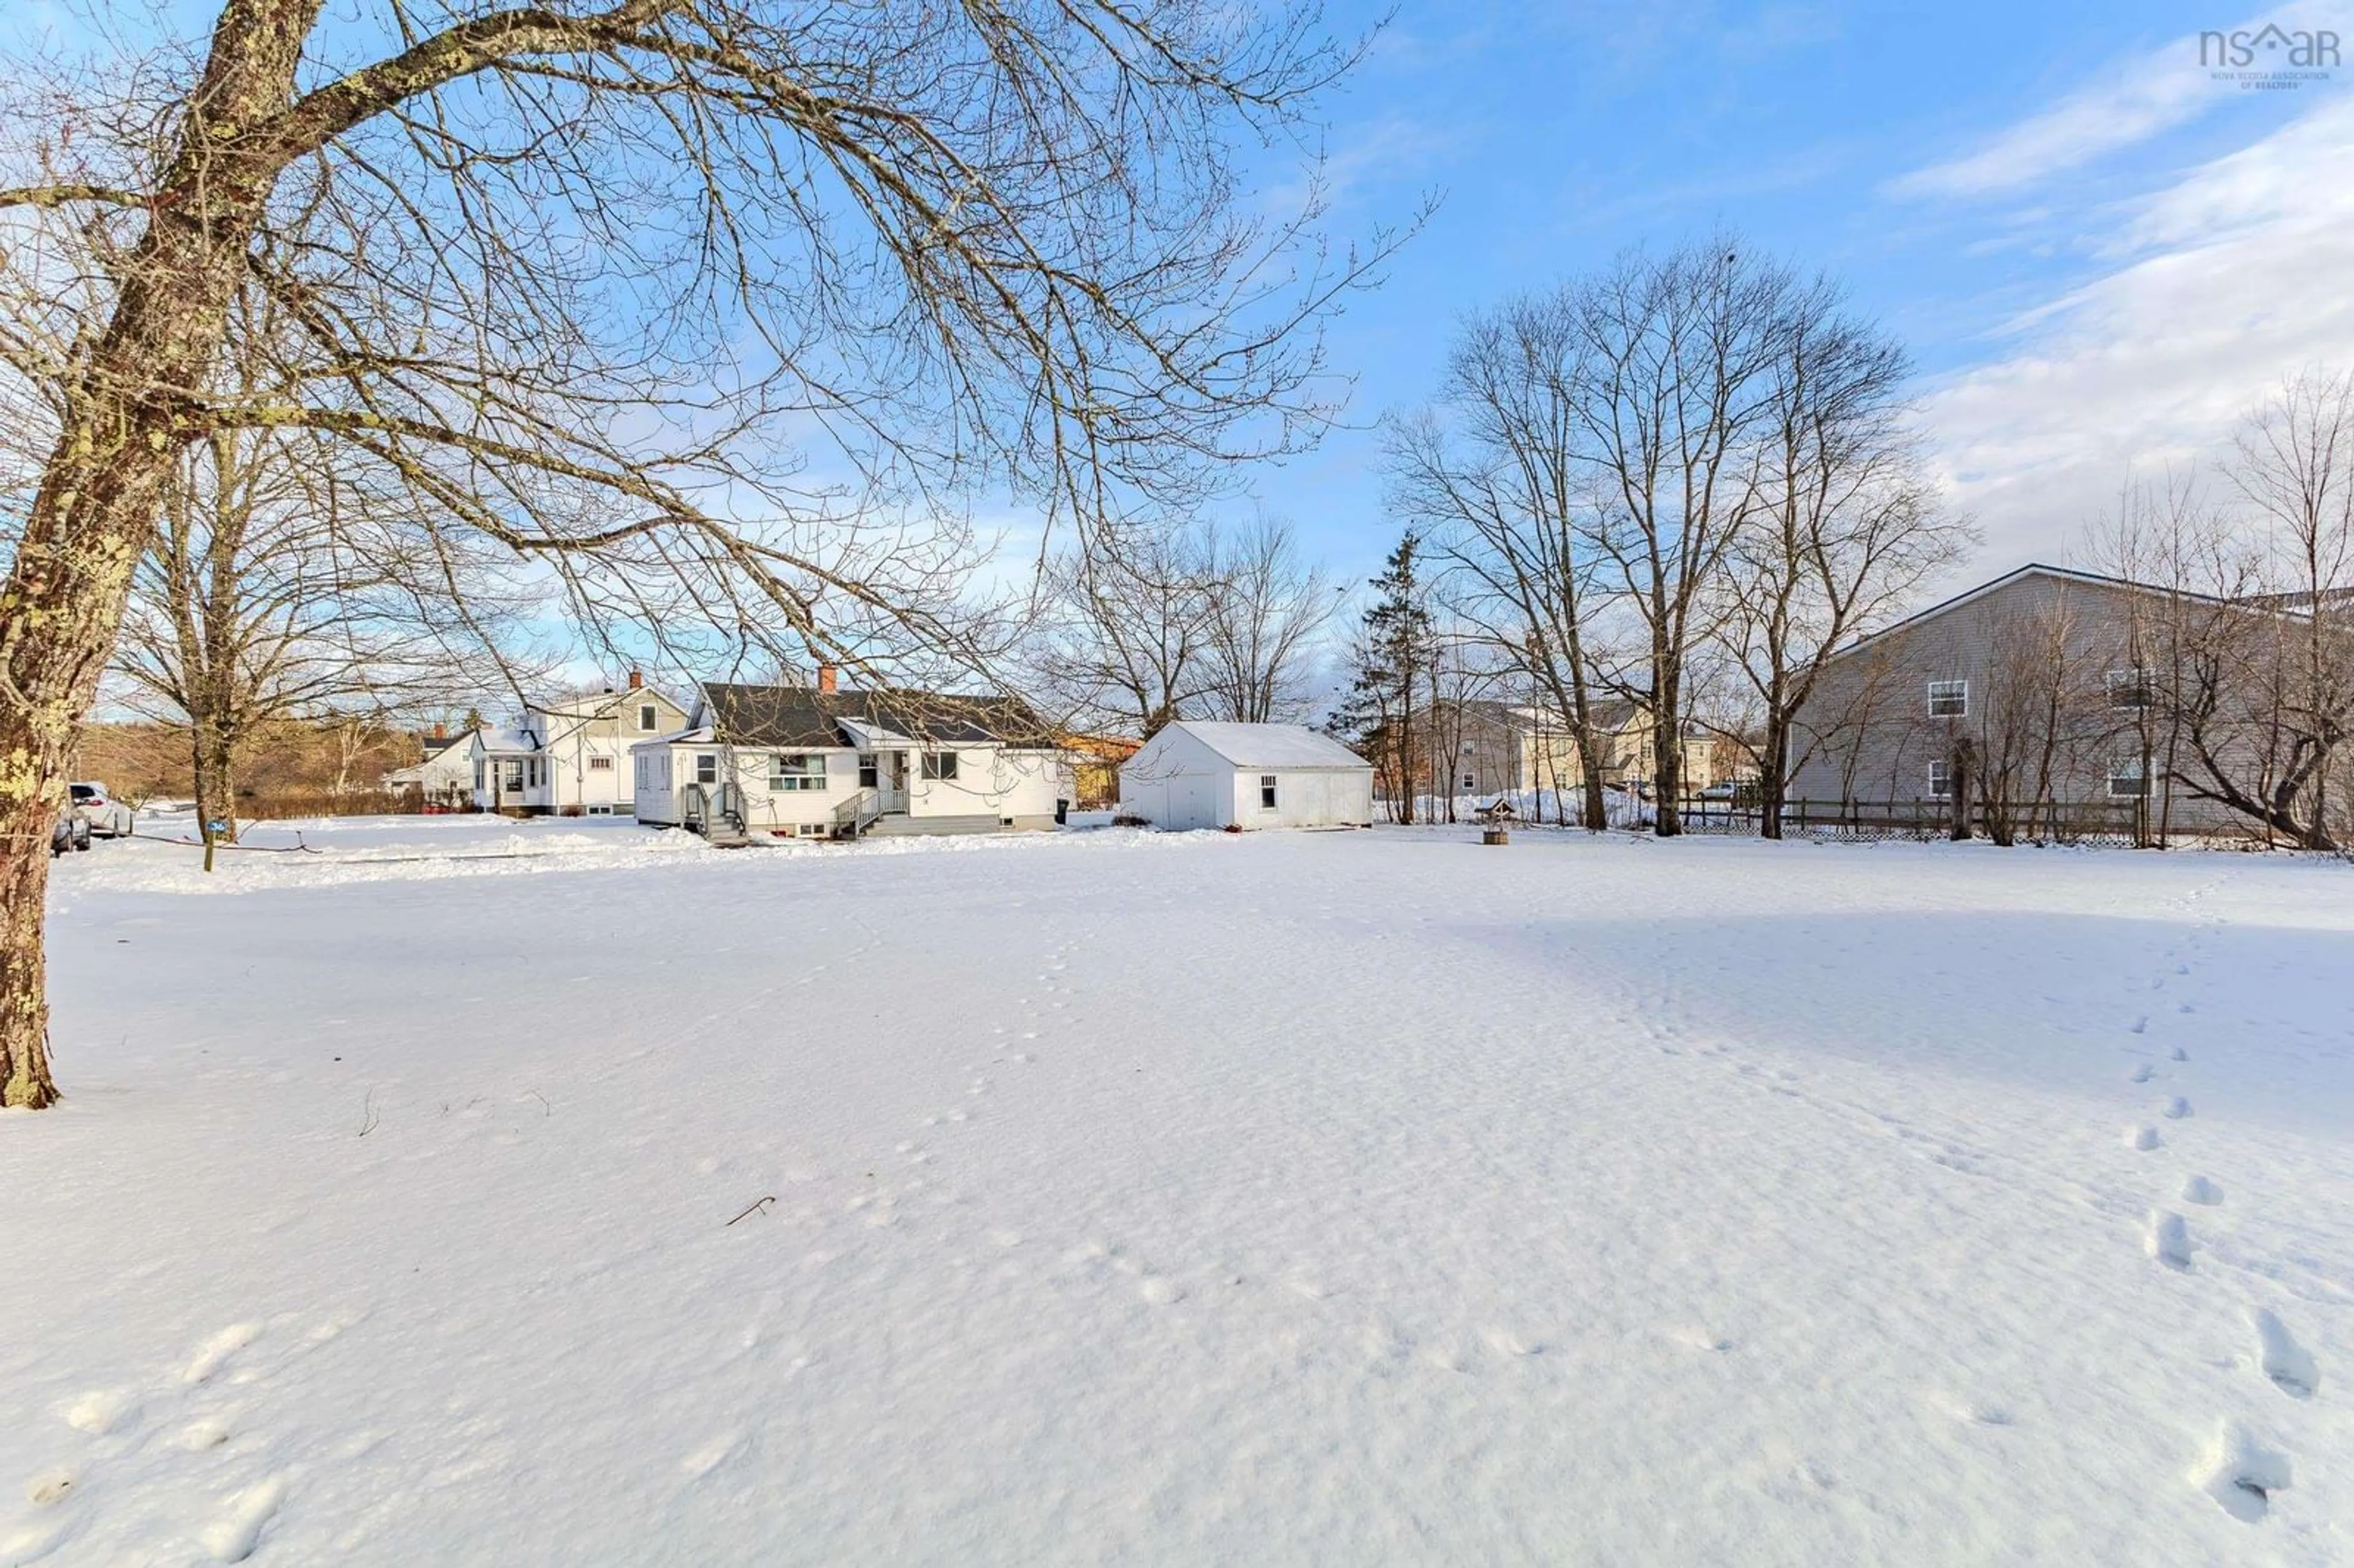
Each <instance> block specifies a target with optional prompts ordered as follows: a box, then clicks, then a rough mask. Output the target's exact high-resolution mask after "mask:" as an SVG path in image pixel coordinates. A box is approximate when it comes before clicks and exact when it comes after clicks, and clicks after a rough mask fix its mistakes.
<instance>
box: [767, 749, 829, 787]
mask: <svg viewBox="0 0 2354 1568" xmlns="http://www.w3.org/2000/svg"><path fill="white" fill-rule="evenodd" d="M824 788H825V754H824V753H823V752H803V751H780V752H778V753H777V754H776V755H775V756H773V757H771V758H769V789H770V790H771V791H774V792H779V793H787V792H790V791H792V790H795V789H824Z"/></svg>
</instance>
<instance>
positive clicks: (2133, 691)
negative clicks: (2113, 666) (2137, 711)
mask: <svg viewBox="0 0 2354 1568" xmlns="http://www.w3.org/2000/svg"><path fill="white" fill-rule="evenodd" d="M2108 685H2109V706H2111V707H2113V708H2151V707H2156V706H2157V705H2158V683H2157V681H2156V680H2155V679H2154V678H2153V677H2152V674H2151V673H2150V672H2149V671H2147V670H2139V669H2136V670H2112V671H2110V672H2109V676H2108Z"/></svg>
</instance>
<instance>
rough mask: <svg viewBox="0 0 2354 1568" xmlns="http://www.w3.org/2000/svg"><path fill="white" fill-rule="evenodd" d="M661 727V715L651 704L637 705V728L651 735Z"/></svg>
mask: <svg viewBox="0 0 2354 1568" xmlns="http://www.w3.org/2000/svg"><path fill="white" fill-rule="evenodd" d="M661 726H662V714H661V712H660V711H659V710H658V709H656V708H655V706H654V705H653V704H652V703H640V704H639V705H638V727H639V728H640V729H642V730H645V731H647V732H648V733H649V734H651V733H652V731H654V730H655V729H658V728H660V727H661Z"/></svg>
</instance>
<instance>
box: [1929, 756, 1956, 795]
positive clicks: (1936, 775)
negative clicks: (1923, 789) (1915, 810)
mask: <svg viewBox="0 0 2354 1568" xmlns="http://www.w3.org/2000/svg"><path fill="white" fill-rule="evenodd" d="M1953 798H1954V769H1953V765H1952V764H1951V763H1949V762H1946V761H1945V760H1944V759H1943V758H1939V759H1937V760H1935V761H1933V762H1931V763H1930V764H1929V799H1931V800H1952V799H1953Z"/></svg>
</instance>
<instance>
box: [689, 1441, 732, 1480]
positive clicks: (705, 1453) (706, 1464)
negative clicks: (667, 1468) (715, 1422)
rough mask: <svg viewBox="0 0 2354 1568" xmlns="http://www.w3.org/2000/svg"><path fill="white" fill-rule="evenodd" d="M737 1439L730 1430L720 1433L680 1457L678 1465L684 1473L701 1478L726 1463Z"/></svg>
mask: <svg viewBox="0 0 2354 1568" xmlns="http://www.w3.org/2000/svg"><path fill="white" fill-rule="evenodd" d="M739 1441H741V1439H739V1438H738V1437H737V1436H736V1435H735V1434H734V1433H732V1432H728V1433H722V1434H721V1435H720V1436H716V1437H714V1438H713V1439H712V1440H711V1441H710V1442H708V1443H705V1445H704V1446H702V1447H700V1448H697V1449H696V1450H695V1452H694V1453H692V1454H689V1455H688V1456H687V1457H685V1458H684V1459H681V1460H680V1461H679V1462H678V1467H679V1468H680V1469H681V1470H683V1471H684V1472H685V1473H686V1474H688V1475H690V1476H693V1477H695V1478H697V1479H701V1478H703V1477H705V1476H707V1475H709V1474H710V1473H711V1472H712V1471H714V1470H716V1469H717V1468H718V1467H720V1466H721V1465H723V1464H725V1463H726V1461H727V1456H728V1455H730V1454H733V1453H734V1452H735V1451H736V1446H737V1443H738V1442H739Z"/></svg>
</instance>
